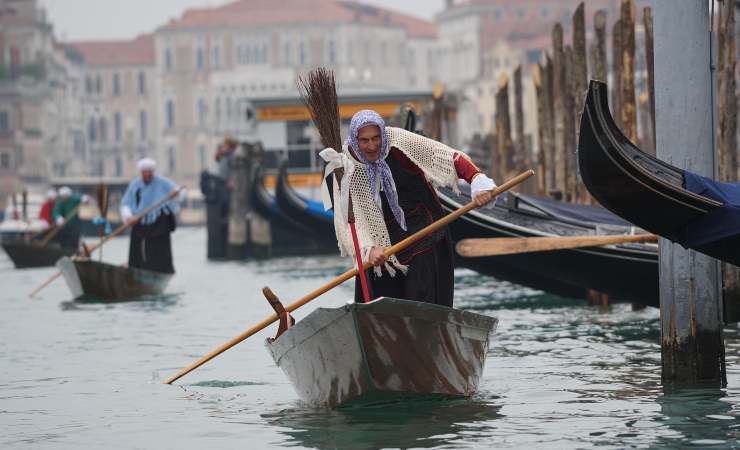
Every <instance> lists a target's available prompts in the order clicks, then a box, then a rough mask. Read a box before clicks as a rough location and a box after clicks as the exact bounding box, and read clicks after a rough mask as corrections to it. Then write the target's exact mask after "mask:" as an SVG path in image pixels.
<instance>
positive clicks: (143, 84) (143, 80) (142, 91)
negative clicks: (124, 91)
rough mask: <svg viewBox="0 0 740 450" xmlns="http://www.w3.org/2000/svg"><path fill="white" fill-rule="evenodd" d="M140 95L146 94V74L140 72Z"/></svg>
mask: <svg viewBox="0 0 740 450" xmlns="http://www.w3.org/2000/svg"><path fill="white" fill-rule="evenodd" d="M139 95H146V74H145V73H144V72H139Z"/></svg>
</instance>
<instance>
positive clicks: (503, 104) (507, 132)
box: [496, 73, 516, 180]
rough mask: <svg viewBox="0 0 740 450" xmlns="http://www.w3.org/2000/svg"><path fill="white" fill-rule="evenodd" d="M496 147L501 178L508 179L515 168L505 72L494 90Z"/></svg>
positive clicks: (507, 84) (507, 80)
mask: <svg viewBox="0 0 740 450" xmlns="http://www.w3.org/2000/svg"><path fill="white" fill-rule="evenodd" d="M496 147H497V150H498V153H499V155H500V165H501V179H502V180H504V179H509V178H510V177H511V175H510V174H512V173H514V171H515V170H516V168H515V167H514V159H513V156H514V155H513V152H514V149H513V143H512V140H511V117H510V115H509V76H508V75H507V74H506V73H502V74H501V76H500V77H499V79H498V90H497V91H496Z"/></svg>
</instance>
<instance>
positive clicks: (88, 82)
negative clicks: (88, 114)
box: [85, 75, 94, 94]
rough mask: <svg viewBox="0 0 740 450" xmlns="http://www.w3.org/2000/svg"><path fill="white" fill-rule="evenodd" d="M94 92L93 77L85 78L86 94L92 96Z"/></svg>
mask: <svg viewBox="0 0 740 450" xmlns="http://www.w3.org/2000/svg"><path fill="white" fill-rule="evenodd" d="M93 91H94V86H93V79H92V77H91V76H89V75H88V76H86V77H85V92H86V93H88V94H92V93H93Z"/></svg>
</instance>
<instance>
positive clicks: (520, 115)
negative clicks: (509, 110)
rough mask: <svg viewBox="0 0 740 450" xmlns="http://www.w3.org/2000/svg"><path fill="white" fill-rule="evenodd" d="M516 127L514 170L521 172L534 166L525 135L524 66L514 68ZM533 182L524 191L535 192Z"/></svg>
mask: <svg viewBox="0 0 740 450" xmlns="http://www.w3.org/2000/svg"><path fill="white" fill-rule="evenodd" d="M514 128H515V130H516V133H515V134H516V139H515V140H514V149H515V150H514V172H515V173H521V172H523V171H525V170H527V168H530V167H532V158H531V157H530V154H529V148H528V146H527V141H526V138H525V136H524V95H523V93H522V66H521V65H520V66H517V68H516V70H514ZM531 186H532V184H531V183H530V184H529V185H528V186H527V187H522V189H523V191H524V192H528V193H533V192H534V190H533V189H530V187H531Z"/></svg>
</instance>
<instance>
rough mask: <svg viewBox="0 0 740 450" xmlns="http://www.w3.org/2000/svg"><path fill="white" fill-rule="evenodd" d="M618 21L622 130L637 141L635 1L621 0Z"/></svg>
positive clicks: (632, 139)
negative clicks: (620, 46)
mask: <svg viewBox="0 0 740 450" xmlns="http://www.w3.org/2000/svg"><path fill="white" fill-rule="evenodd" d="M619 20H620V22H621V23H622V32H621V37H620V41H621V43H622V63H621V66H620V69H621V70H620V72H619V73H618V76H619V77H620V81H619V85H620V88H621V90H622V92H621V94H620V96H619V99H620V101H621V104H622V124H621V125H622V132H623V133H624V134H625V136H627V138H629V139H630V140H631V141H632V142H634V143H638V142H639V140H638V137H637V108H636V105H635V3H634V0H622V7H621V15H620V19H619Z"/></svg>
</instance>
